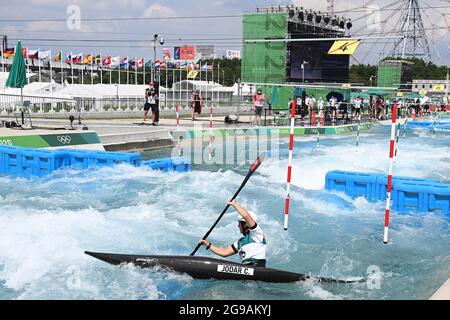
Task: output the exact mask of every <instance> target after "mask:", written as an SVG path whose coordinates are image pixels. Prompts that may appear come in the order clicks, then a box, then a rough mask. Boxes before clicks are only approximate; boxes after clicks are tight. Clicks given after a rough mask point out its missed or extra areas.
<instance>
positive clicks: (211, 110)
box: [208, 105, 213, 161]
mask: <svg viewBox="0 0 450 320" xmlns="http://www.w3.org/2000/svg"><path fill="white" fill-rule="evenodd" d="M212 119H213V107H212V105H211V106H210V107H209V151H208V159H209V161H211V153H212V123H213V122H212Z"/></svg>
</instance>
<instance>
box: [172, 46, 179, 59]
mask: <svg viewBox="0 0 450 320" xmlns="http://www.w3.org/2000/svg"><path fill="white" fill-rule="evenodd" d="M180 57H181V49H180V47H175V48H173V58H174V59H175V60H180Z"/></svg>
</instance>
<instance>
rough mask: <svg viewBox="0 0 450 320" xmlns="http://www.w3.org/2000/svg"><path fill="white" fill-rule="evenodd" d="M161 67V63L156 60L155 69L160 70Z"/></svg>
mask: <svg viewBox="0 0 450 320" xmlns="http://www.w3.org/2000/svg"><path fill="white" fill-rule="evenodd" d="M160 65H161V61H159V60H156V61H155V65H154V67H155V68H159V66H160Z"/></svg>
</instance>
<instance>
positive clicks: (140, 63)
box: [136, 59, 144, 69]
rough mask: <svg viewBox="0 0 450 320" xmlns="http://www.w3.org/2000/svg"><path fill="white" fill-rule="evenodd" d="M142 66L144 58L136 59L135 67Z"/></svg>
mask: <svg viewBox="0 0 450 320" xmlns="http://www.w3.org/2000/svg"><path fill="white" fill-rule="evenodd" d="M143 66H144V59H138V60H136V68H138V69H139V68H142V67H143Z"/></svg>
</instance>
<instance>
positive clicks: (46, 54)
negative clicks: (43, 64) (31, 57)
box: [38, 50, 50, 60]
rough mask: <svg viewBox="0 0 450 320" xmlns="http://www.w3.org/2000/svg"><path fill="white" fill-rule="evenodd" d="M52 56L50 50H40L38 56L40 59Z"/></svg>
mask: <svg viewBox="0 0 450 320" xmlns="http://www.w3.org/2000/svg"><path fill="white" fill-rule="evenodd" d="M49 57H50V50H47V51H39V53H38V58H39V60H45V59H48V58H49Z"/></svg>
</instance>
